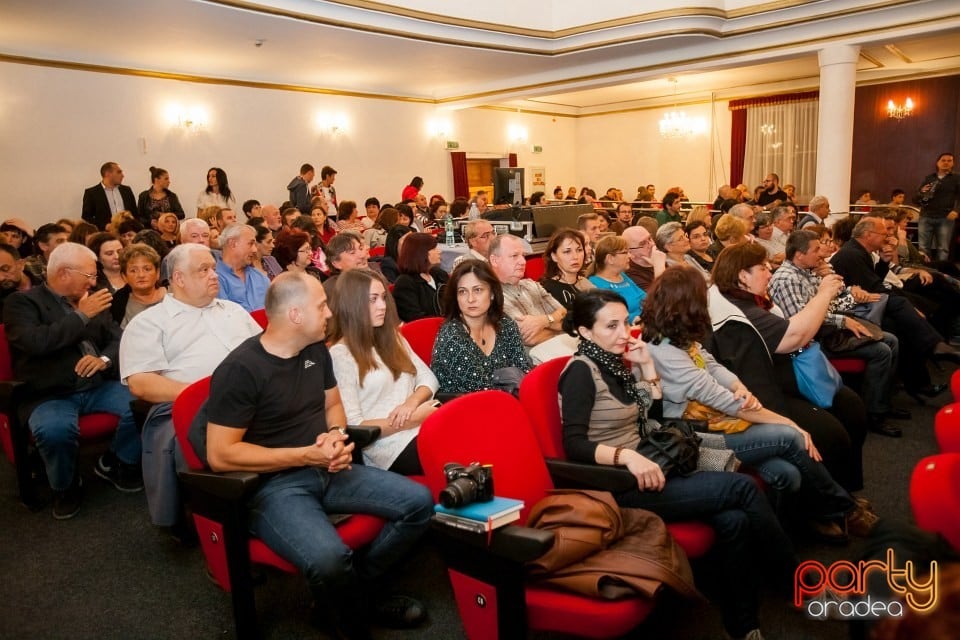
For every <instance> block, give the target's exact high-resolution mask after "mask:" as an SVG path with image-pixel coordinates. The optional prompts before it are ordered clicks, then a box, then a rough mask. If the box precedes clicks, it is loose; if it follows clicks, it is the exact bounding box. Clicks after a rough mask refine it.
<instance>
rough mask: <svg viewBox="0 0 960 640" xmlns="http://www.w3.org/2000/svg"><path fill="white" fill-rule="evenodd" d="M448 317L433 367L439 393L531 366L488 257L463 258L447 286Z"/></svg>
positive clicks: (476, 386) (486, 383) (473, 387)
mask: <svg viewBox="0 0 960 640" xmlns="http://www.w3.org/2000/svg"><path fill="white" fill-rule="evenodd" d="M443 306H444V310H445V315H446V321H445V322H444V323H443V325H441V327H440V331H439V332H438V333H437V339H436V342H435V343H434V345H433V363H432V365H431V368H432V369H433V372H434V373H435V374H436V376H437V379H438V380H439V381H440V389H439V392H440V393H467V392H470V391H480V390H481V389H490V388H492V387H493V372H494V371H495V370H497V369H502V368H505V367H517V368H518V369H520V370H521V371H523V372H524V373H526V372H527V371H529V370H530V366H531V365H530V360H529V359H528V358H527V355H526V353H525V352H524V350H523V340H522V339H521V338H520V330H519V329H518V328H517V323H515V322H514V321H513V320H511V319H510V318H508V317H507V316H505V315H503V290H502V289H501V288H500V281H499V280H498V279H497V276H496V275H495V274H494V273H493V271H492V270H491V269H490V266H489V265H488V264H487V263H486V262H481V261H480V260H464V261H463V262H462V263H460V264H459V265H458V266H457V268H456V269H454V270H453V273H452V274H451V275H450V280H449V281H448V282H447V288H446V291H444V305H443Z"/></svg>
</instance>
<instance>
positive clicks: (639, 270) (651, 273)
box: [622, 226, 667, 291]
mask: <svg viewBox="0 0 960 640" xmlns="http://www.w3.org/2000/svg"><path fill="white" fill-rule="evenodd" d="M622 235H623V239H624V240H626V241H627V255H628V256H629V257H630V267H629V268H628V269H627V272H626V273H627V275H628V276H630V279H631V280H633V281H634V282H636V283H637V286H638V287H640V288H641V289H643V290H644V291H646V290H647V288H648V287H649V286H650V284H651V283H652V282H653V281H654V279H655V278H657V277H659V276H660V274H661V273H663V272H664V270H665V269H666V268H667V254H665V253H664V252H663V251H661V250H660V249H658V248H657V245H656V243H655V242H654V240H653V238H651V237H650V232H649V231H647V230H646V229H644V228H643V227H640V226H636V227H627V228H626V229H624V230H623V234H622Z"/></svg>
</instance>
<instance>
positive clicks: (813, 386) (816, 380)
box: [790, 341, 843, 409]
mask: <svg viewBox="0 0 960 640" xmlns="http://www.w3.org/2000/svg"><path fill="white" fill-rule="evenodd" d="M790 358H791V360H792V361H793V373H794V374H795V375H796V377H797V386H798V387H799V388H800V393H802V394H803V397H804V398H806V399H807V400H809V401H810V402H812V403H813V404H814V405H815V406H818V407H820V408H821V409H829V408H830V407H832V406H833V397H834V396H835V395H837V391H839V390H840V387H841V386H843V379H842V378H841V377H840V373H839V372H838V371H837V370H836V369H834V368H833V365H832V364H830V361H829V360H827V356H825V355H823V351H821V350H820V344H819V343H817V342H815V341H811V342H810V344H808V345H807V346H806V347H804V348H802V349H800V350H799V351H797V352H796V353H793V354H791V356H790Z"/></svg>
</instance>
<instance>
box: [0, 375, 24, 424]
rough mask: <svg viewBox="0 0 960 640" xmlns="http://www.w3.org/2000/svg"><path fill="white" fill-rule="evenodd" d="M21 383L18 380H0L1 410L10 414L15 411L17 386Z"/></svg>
mask: <svg viewBox="0 0 960 640" xmlns="http://www.w3.org/2000/svg"><path fill="white" fill-rule="evenodd" d="M21 384H22V383H21V382H17V381H16V380H4V381H3V382H0V411H3V412H4V413H6V414H8V415H9V414H10V413H12V412H13V411H14V397H15V396H16V395H17V387H19V386H20V385H21Z"/></svg>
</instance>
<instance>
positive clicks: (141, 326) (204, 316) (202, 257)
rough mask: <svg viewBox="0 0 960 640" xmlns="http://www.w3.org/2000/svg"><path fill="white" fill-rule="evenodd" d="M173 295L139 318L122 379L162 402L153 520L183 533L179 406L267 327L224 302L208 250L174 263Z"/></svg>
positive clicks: (146, 439)
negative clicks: (175, 410) (176, 425)
mask: <svg viewBox="0 0 960 640" xmlns="http://www.w3.org/2000/svg"><path fill="white" fill-rule="evenodd" d="M167 257H168V258H169V261H168V265H169V267H170V293H169V294H168V295H167V296H166V297H165V298H164V299H163V301H162V302H161V303H160V304H157V305H155V306H153V307H150V308H149V309H147V310H146V311H143V312H142V313H140V314H138V315H137V316H136V317H135V318H134V319H133V320H131V321H130V324H129V325H127V328H126V329H125V330H124V332H123V338H122V339H121V341H120V380H121V381H122V382H123V383H124V384H127V385H129V387H130V392H131V394H133V395H134V396H136V397H137V398H141V399H143V400H146V401H147V402H151V403H154V406H153V408H152V409H151V410H150V413H149V414H148V416H147V420H146V423H145V424H144V427H143V434H142V444H143V449H144V453H143V477H144V488H145V489H146V494H147V506H148V507H149V510H150V519H151V521H152V522H153V523H154V524H155V525H158V526H164V527H176V526H178V525H179V524H182V523H179V522H178V520H179V517H180V494H179V490H178V487H177V468H176V461H175V457H174V456H175V453H174V451H175V449H176V437H175V435H174V429H173V419H172V417H171V410H172V407H173V401H174V400H176V398H177V396H178V395H179V394H180V392H181V391H183V389H185V388H186V387H187V386H189V385H190V384H191V383H193V382H196V381H197V380H200V379H201V378H204V377H206V376H209V375H211V374H212V373H213V370H214V369H216V368H217V365H219V364H220V362H221V361H222V360H223V359H224V358H225V357H226V356H227V354H228V353H230V352H231V351H232V350H233V349H234V348H235V347H236V346H237V345H239V344H240V343H241V342H243V341H244V340H246V339H247V338H249V337H250V336H254V335H257V334H258V333H260V326H259V325H258V324H257V323H256V322H254V320H253V318H251V317H250V314H249V313H247V311H245V310H244V309H243V307H241V306H240V305H238V304H237V303H235V302H231V301H229V300H221V299H218V298H217V292H218V291H219V288H220V285H219V281H218V279H217V272H216V269H215V264H216V263H215V260H214V258H213V255H212V254H211V252H210V249H209V248H208V247H206V246H204V245H203V244H196V243H191V244H182V245H180V246H178V247H175V248H174V249H173V251H171V252H170V254H169V255H168V256H167Z"/></svg>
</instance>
